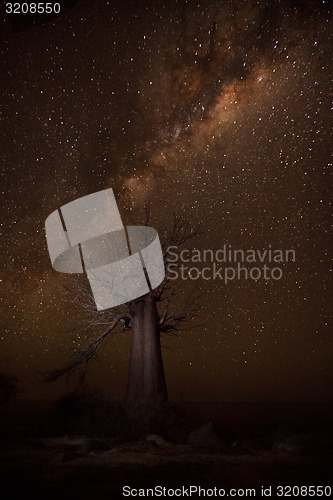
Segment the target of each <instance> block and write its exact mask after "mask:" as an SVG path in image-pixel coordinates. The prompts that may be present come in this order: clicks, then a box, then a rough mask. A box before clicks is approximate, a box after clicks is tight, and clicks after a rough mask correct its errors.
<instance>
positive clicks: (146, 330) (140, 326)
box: [127, 294, 168, 405]
mask: <svg viewBox="0 0 333 500" xmlns="http://www.w3.org/2000/svg"><path fill="white" fill-rule="evenodd" d="M129 309H130V313H131V317H132V343H131V354H130V361H129V372H128V384H127V401H128V402H131V403H140V404H143V405H150V404H154V403H157V402H166V401H167V399H168V396H167V389H166V382H165V374H164V368H163V361H162V353H161V343H160V328H159V317H158V312H157V307H156V300H155V298H154V297H153V296H152V295H151V294H148V295H146V296H145V297H142V299H139V300H137V301H133V302H131V303H130V305H129Z"/></svg>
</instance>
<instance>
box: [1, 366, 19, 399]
mask: <svg viewBox="0 0 333 500" xmlns="http://www.w3.org/2000/svg"><path fill="white" fill-rule="evenodd" d="M18 392H19V389H18V379H17V378H16V377H14V376H13V375H8V374H6V373H3V372H0V406H2V405H4V404H5V403H8V401H9V400H10V399H12V398H13V397H15V396H16V395H17V394H18Z"/></svg>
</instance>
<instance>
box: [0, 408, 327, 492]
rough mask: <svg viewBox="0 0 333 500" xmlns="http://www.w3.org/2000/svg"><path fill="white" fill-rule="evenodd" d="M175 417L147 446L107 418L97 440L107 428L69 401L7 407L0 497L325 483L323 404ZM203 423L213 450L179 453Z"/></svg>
mask: <svg viewBox="0 0 333 500" xmlns="http://www.w3.org/2000/svg"><path fill="white" fill-rule="evenodd" d="M176 408H177V418H176V419H175V420H173V421H172V422H171V424H170V425H169V426H168V430H165V431H164V435H163V432H160V433H159V435H160V436H162V437H164V438H165V442H164V443H159V444H157V443H156V442H155V441H147V440H146V438H147V435H148V432H146V433H143V434H142V435H141V436H138V435H137V436H134V434H133V435H131V437H129V436H130V433H129V434H128V435H127V436H126V432H124V429H121V428H120V427H119V425H118V427H117V425H116V424H117V423H116V421H115V419H113V424H112V425H113V429H114V432H112V431H111V430H110V428H108V427H106V428H105V429H107V432H102V431H101V427H102V426H103V424H101V420H98V418H100V419H101V418H102V419H103V420H105V419H106V415H105V408H104V410H103V411H100V409H99V410H98V412H99V415H98V417H96V412H95V413H94V412H92V413H94V415H93V416H92V415H91V411H90V408H89V407H88V409H87V408H86V409H85V408H83V407H82V406H81V407H80V406H79V405H76V406H75V405H74V406H73V405H68V402H67V404H66V405H65V406H64V405H62V406H61V408H60V410H59V405H58V407H57V408H56V410H55V409H54V408H53V407H52V405H51V404H50V403H45V402H28V401H16V402H15V401H14V402H12V403H10V404H9V405H7V406H6V407H4V408H2V410H1V414H0V424H1V432H0V435H1V443H0V478H1V490H0V498H1V499H4V500H7V499H8V500H9V499H29V498H35V499H45V500H46V499H56V498H57V499H59V498H61V499H65V498H72V499H74V498H75V499H76V498H79V499H96V500H97V499H117V498H125V497H123V496H122V487H123V486H125V485H128V486H131V487H132V488H135V487H136V488H143V487H154V486H156V485H161V486H166V487H174V488H176V487H178V488H179V487H181V486H183V485H184V486H189V485H197V486H201V487H205V488H214V487H215V486H216V487H217V488H225V489H228V488H256V496H257V497H260V496H261V494H260V487H261V486H266V487H268V486H273V487H274V486H277V485H282V486H286V485H290V486H293V485H298V486H301V485H312V486H326V485H330V484H331V483H332V479H331V478H332V477H333V467H332V465H333V454H332V451H333V433H332V422H333V420H332V417H333V405H332V404H328V403H311V404H306V403H299V404H296V403H274V404H272V403H223V404H217V403H216V404H213V403H212V404H209V403H178V404H177V405H176ZM94 411H95V410H94ZM112 411H113V410H111V413H112ZM89 412H90V414H89ZM111 413H110V414H111ZM112 418H113V417H112ZM177 419H178V420H177ZM111 420H112V419H111ZM83 422H84V423H83ZM207 422H213V424H214V427H213V428H214V436H215V438H216V440H217V441H216V443H215V442H214V438H213V442H212V441H210V443H207V444H206V445H204V444H202V445H200V446H199V445H193V443H192V444H188V443H187V437H188V435H189V434H190V432H191V431H192V430H193V429H196V428H198V427H200V426H201V425H203V424H205V423H207ZM178 424H179V425H178ZM177 425H178V427H177ZM75 426H76V428H77V429H78V430H79V431H80V432H78V433H75V432H73V429H75ZM68 431H70V432H68ZM83 431H85V432H83ZM131 432H132V433H133V429H131ZM170 436H172V439H170ZM240 497H241V495H239V496H236V497H235V498H240ZM192 498H199V496H198V495H195V494H193V495H192ZM200 498H202V497H200ZM272 498H277V497H276V496H275V494H274V493H273V494H272ZM292 498H293V497H292ZM315 498H317V497H315Z"/></svg>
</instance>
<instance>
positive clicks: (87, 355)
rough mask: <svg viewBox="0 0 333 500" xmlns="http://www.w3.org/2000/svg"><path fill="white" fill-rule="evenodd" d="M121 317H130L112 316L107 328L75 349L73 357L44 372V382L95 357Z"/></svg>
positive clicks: (56, 378)
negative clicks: (87, 342)
mask: <svg viewBox="0 0 333 500" xmlns="http://www.w3.org/2000/svg"><path fill="white" fill-rule="evenodd" d="M123 319H130V317H129V314H119V315H118V316H116V318H114V320H113V321H112V323H111V324H110V326H109V328H108V329H107V330H105V332H103V333H102V335H100V336H99V337H97V338H95V339H93V340H91V341H90V342H89V344H88V345H86V346H85V347H82V348H81V349H77V350H76V352H75V355H74V358H73V359H72V360H71V361H70V362H69V363H68V364H67V365H66V366H64V367H63V368H59V369H56V370H52V371H51V372H49V373H46V375H45V377H44V380H45V381H46V382H55V381H56V380H58V379H59V378H60V377H62V376H63V375H68V376H69V375H71V374H72V373H73V371H74V370H75V369H76V368H78V367H79V366H81V365H83V364H84V363H86V364H88V362H89V361H90V360H91V359H92V358H94V357H96V355H97V352H98V350H99V348H100V347H101V345H102V343H103V341H104V339H105V338H106V337H107V336H108V335H109V334H110V333H111V332H112V331H113V330H114V329H115V327H116V326H117V325H118V323H119V322H120V321H121V320H123Z"/></svg>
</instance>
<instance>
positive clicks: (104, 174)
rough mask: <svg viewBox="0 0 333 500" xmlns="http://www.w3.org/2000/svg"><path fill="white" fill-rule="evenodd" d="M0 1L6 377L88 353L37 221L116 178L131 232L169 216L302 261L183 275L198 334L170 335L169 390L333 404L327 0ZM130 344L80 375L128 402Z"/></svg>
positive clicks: (42, 390) (124, 339)
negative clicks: (240, 276) (55, 5)
mask: <svg viewBox="0 0 333 500" xmlns="http://www.w3.org/2000/svg"><path fill="white" fill-rule="evenodd" d="M60 4H61V13H60V14H59V15H51V14H50V15H44V16H43V17H38V15H35V16H20V15H14V14H13V15H6V14H5V12H4V6H3V5H2V6H1V9H2V12H1V20H0V23H1V24H0V32H1V115H0V118H1V125H2V127H1V135H2V141H1V144H2V146H1V213H2V217H1V229H2V231H1V233H2V234H1V235H2V238H1V282H0V285H1V289H2V294H1V298H2V300H1V316H2V331H1V337H0V342H1V343H0V346H1V349H0V369H1V370H2V371H9V372H12V373H14V374H16V375H18V376H19V377H20V378H21V380H22V383H23V386H24V390H25V392H24V393H23V394H22V397H26V398H34V399H41V398H54V397H57V396H58V395H59V394H61V392H62V391H64V390H65V389H66V385H65V382H60V383H57V384H56V385H54V386H49V385H45V384H43V383H42V381H41V378H42V377H41V374H42V373H43V371H45V370H47V369H50V368H57V367H59V365H62V364H63V362H64V360H65V359H66V356H67V355H68V352H70V351H71V349H73V348H74V347H76V346H79V345H83V344H84V343H85V340H86V334H85V333H83V332H82V328H81V324H82V325H83V317H82V313H81V312H79V311H72V310H71V309H70V308H68V307H67V306H68V304H66V302H67V301H68V298H67V296H66V297H65V295H64V292H63V287H64V286H70V285H71V283H72V281H73V279H74V277H73V276H71V275H65V274H60V273H57V272H56V271H54V270H53V269H52V267H51V264H50V261H49V255H48V251H47V246H46V240H45V231H44V222H45V219H46V217H47V216H48V215H49V214H50V213H51V212H53V211H54V210H55V209H57V208H58V207H60V206H61V205H64V204H65V203H68V202H70V201H72V200H74V199H76V198H78V197H81V196H85V195H87V194H90V193H93V192H95V191H99V190H102V189H106V188H113V189H114V192H115V195H116V198H117V202H118V206H119V210H120V212H121V215H122V219H123V222H124V223H125V224H137V223H140V222H142V219H143V217H144V214H143V211H142V205H143V202H144V201H145V200H149V201H150V203H151V209H152V220H151V226H153V227H155V228H156V229H157V231H158V232H159V234H160V236H161V239H162V240H163V237H164V235H165V234H167V232H168V228H170V227H171V223H172V214H173V212H174V211H175V212H176V213H177V214H179V215H181V216H182V217H184V218H185V219H188V220H189V222H190V225H191V226H193V227H197V225H198V224H199V223H200V222H201V229H202V234H201V235H199V236H198V237H197V238H196V239H195V240H192V241H191V243H189V244H188V245H190V246H189V249H191V248H192V249H193V248H197V249H201V250H202V249H207V248H208V249H213V250H217V249H220V248H222V247H223V245H224V244H227V245H231V246H232V247H233V248H238V249H244V250H246V249H249V248H256V249H259V250H263V249H266V248H268V247H269V245H271V247H272V248H277V249H282V250H287V249H294V250H295V252H296V260H295V262H287V263H283V265H282V269H283V277H282V278H281V280H263V279H260V280H257V281H255V280H233V281H231V282H229V283H228V284H225V283H223V282H221V280H210V281H204V280H202V279H198V280H196V281H195V282H194V281H193V283H192V282H191V283H189V282H188V281H187V282H186V283H185V282H183V281H180V282H179V293H180V296H181V295H186V293H187V292H188V289H189V287H191V286H192V284H193V286H195V287H196V289H198V291H199V292H200V298H199V299H198V305H199V306H200V309H199V317H198V325H197V327H196V328H193V329H190V330H187V331H184V332H183V334H181V335H180V336H178V337H170V336H168V337H163V338H162V345H163V357H164V363H165V371H166V377H167V383H168V389H169V395H170V398H171V399H176V400H177V399H185V400H192V401H282V400H287V401H316V400H317V401H329V400H331V399H332V384H331V380H332V375H333V373H332V363H331V358H332V343H331V342H332V341H331V335H330V330H329V327H330V319H331V308H330V305H331V304H330V289H329V282H328V278H329V271H330V248H331V240H330V236H329V228H330V213H331V212H330V203H331V190H330V183H329V180H330V178H329V173H330V170H331V167H332V160H331V148H330V145H331V128H332V122H331V119H330V110H331V100H330V91H331V75H332V68H331V66H330V63H331V47H332V40H331V18H330V11H329V6H328V2H326V1H312V2H311V1H310V2H304V1H302V2H301V1H295V2H293V1H287V0H281V1H269V2H266V1H254V0H244V1H239V0H235V1H226V0H219V1H217V0H209V1H206V0H204V1H201V0H196V1H192V0H191V1H190V0H187V1H186V0H179V1H175V0H170V1H168V2H163V1H148V0H146V1H143V0H142V1H140V0H139V1H138V0H137V1H126V0H122V1H117V0H115V1H104V0H95V1H93V2H92V1H89V0H78V1H61V2H60ZM129 347H130V335H129V334H128V333H127V334H123V335H119V336H114V337H112V338H110V339H109V340H108V342H107V343H106V344H105V345H104V346H103V350H102V352H101V354H100V359H99V361H95V362H94V363H93V364H92V365H91V367H90V369H89V374H88V383H89V384H91V386H92V387H96V388H98V389H99V390H101V391H102V392H104V393H105V394H108V395H109V396H111V397H115V398H117V397H119V396H121V395H122V394H123V392H124V389H125V383H126V375H127V364H128V357H129Z"/></svg>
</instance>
